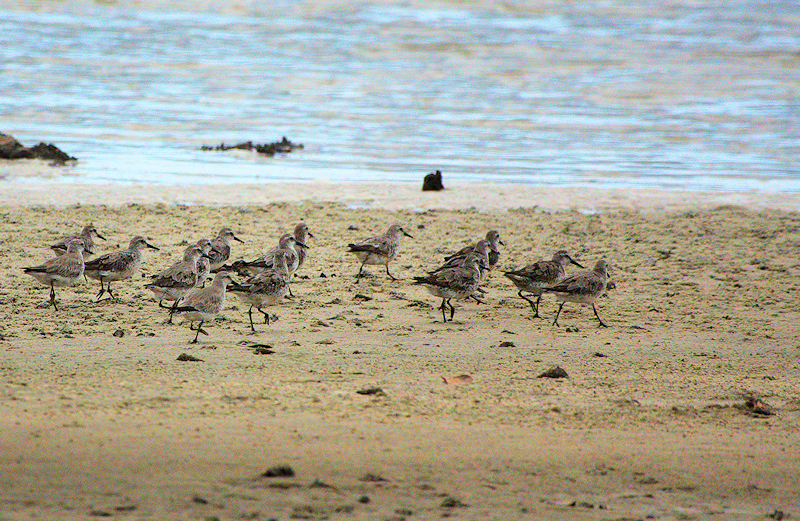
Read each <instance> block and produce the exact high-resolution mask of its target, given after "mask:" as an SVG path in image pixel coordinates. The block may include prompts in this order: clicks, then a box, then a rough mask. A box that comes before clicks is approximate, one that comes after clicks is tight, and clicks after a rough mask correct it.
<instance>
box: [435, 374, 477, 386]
mask: <svg viewBox="0 0 800 521" xmlns="http://www.w3.org/2000/svg"><path fill="white" fill-rule="evenodd" d="M442 380H444V383H446V384H448V385H454V384H471V383H472V377H471V376H470V375H468V374H460V375H458V376H453V377H450V378H445V377H444V376H442Z"/></svg>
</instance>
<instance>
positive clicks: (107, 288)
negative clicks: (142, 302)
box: [106, 280, 117, 300]
mask: <svg viewBox="0 0 800 521" xmlns="http://www.w3.org/2000/svg"><path fill="white" fill-rule="evenodd" d="M106 291H107V292H108V296H109V297H111V300H117V297H115V296H114V294H113V293H111V281H110V280H109V281H108V282H107V283H106Z"/></svg>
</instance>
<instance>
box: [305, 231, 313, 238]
mask: <svg viewBox="0 0 800 521" xmlns="http://www.w3.org/2000/svg"><path fill="white" fill-rule="evenodd" d="M306 234H307V235H308V236H309V237H313V236H314V234H313V233H311V232H306Z"/></svg>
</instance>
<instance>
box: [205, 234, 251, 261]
mask: <svg viewBox="0 0 800 521" xmlns="http://www.w3.org/2000/svg"><path fill="white" fill-rule="evenodd" d="M231 240H234V241H239V242H241V243H244V241H243V240H241V239H240V238H238V237H237V236H236V235H234V233H233V230H231V229H230V228H228V227H225V228H222V229H221V230H220V231H219V233H218V234H217V236H216V237H214V238H213V239H211V246H212V248H213V249H212V251H211V252H210V255H209V256H210V257H211V259H210V262H211V269H212V270H215V269H217V268H219V267H221V266H222V265H223V264H225V261H227V260H228V259H229V258H230V257H231Z"/></svg>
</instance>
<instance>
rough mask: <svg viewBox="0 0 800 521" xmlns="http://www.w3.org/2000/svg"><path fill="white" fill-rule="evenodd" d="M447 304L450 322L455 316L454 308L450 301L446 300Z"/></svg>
mask: <svg viewBox="0 0 800 521" xmlns="http://www.w3.org/2000/svg"><path fill="white" fill-rule="evenodd" d="M447 303H448V304H449V305H450V322H452V321H453V315H455V314H456V308H455V306H453V303H452V302H450V299H447Z"/></svg>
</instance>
